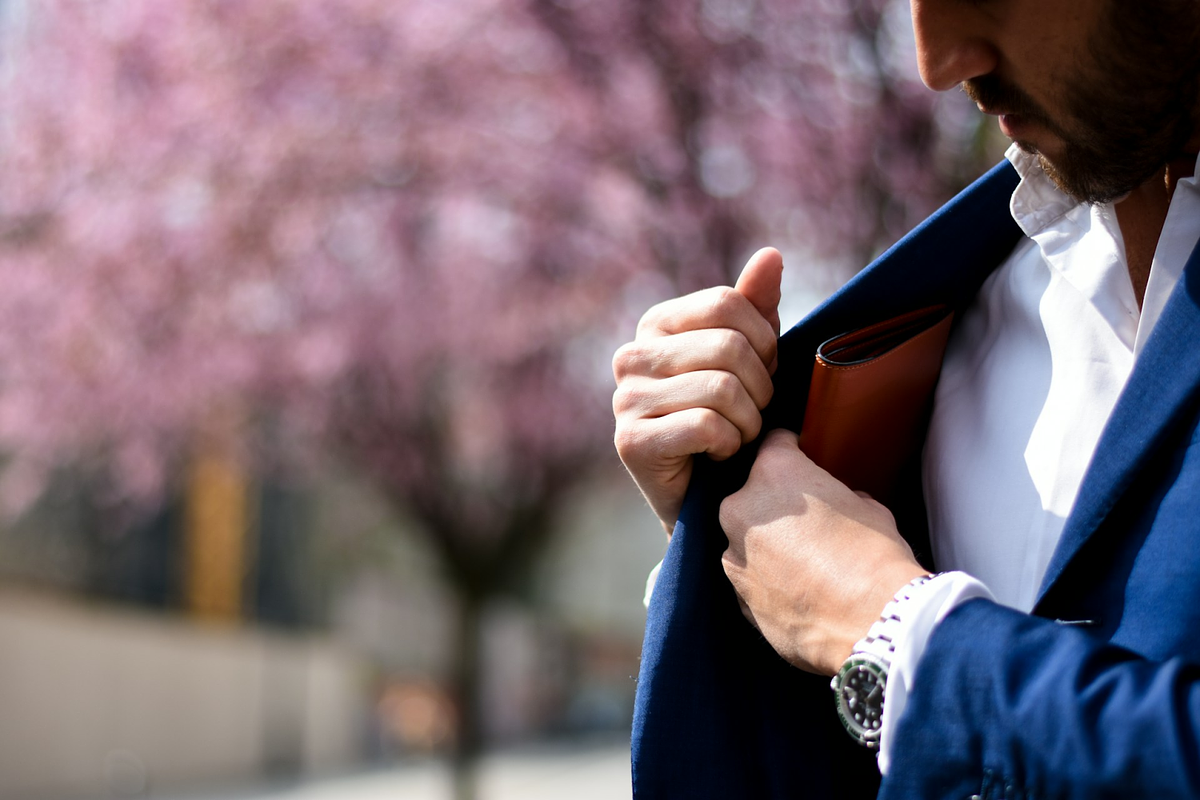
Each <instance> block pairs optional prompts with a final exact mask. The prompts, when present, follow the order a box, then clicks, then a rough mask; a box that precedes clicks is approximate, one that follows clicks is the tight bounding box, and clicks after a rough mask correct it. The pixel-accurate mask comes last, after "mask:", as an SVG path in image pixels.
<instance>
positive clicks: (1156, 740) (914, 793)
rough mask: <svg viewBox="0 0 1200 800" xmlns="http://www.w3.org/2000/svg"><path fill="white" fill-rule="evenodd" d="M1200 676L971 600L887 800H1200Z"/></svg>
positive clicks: (906, 739)
mask: <svg viewBox="0 0 1200 800" xmlns="http://www.w3.org/2000/svg"><path fill="white" fill-rule="evenodd" d="M1198 728H1200V668H1197V667H1196V666H1195V665H1193V664H1191V663H1188V662H1185V661H1183V660H1181V659H1172V660H1169V661H1164V662H1154V661H1149V660H1146V659H1142V658H1140V657H1138V656H1137V655H1136V654H1134V653H1132V652H1130V651H1128V650H1125V649H1122V648H1120V647H1117V646H1114V645H1111V644H1108V643H1107V642H1105V641H1103V640H1101V639H1100V638H1098V637H1095V636H1093V635H1091V634H1089V633H1086V632H1085V631H1084V630H1081V629H1078V628H1075V627H1073V626H1065V625H1061V624H1059V623H1056V622H1054V621H1051V620H1047V619H1042V618H1039V617H1034V616H1030V615H1027V614H1023V613H1020V612H1017V611H1014V610H1012V609H1009V608H1005V607H1002V606H999V605H997V604H995V603H993V602H991V601H988V600H971V601H969V602H967V603H965V604H963V605H961V606H959V607H958V608H956V609H955V610H954V611H953V612H951V613H950V614H949V615H948V616H947V617H946V618H945V619H944V620H943V621H942V622H941V623H940V624H939V625H938V626H937V628H936V629H935V630H934V632H933V634H932V636H931V637H930V640H929V644H928V647H927V649H926V651H925V654H924V656H923V657H922V658H921V662H920V664H919V666H918V670H917V675H916V680H915V683H914V685H913V687H912V688H911V689H910V693H909V696H908V704H907V706H906V708H905V710H904V712H903V713H902V714H901V717H900V719H899V722H898V725H897V729H896V739H895V741H894V742H893V751H892V768H891V770H890V771H889V773H888V776H887V779H886V780H885V781H884V784H883V787H882V790H881V793H880V798H883V800H894V799H895V798H955V799H956V800H967V798H974V797H978V798H980V800H994V799H999V798H1003V799H1004V800H1015V799H1016V798H1021V799H1022V800H1025V799H1026V798H1028V799H1029V800H1032V799H1033V798H1036V799H1037V800H1049V798H1069V799H1070V800H1075V798H1089V800H1094V798H1155V800H1163V799H1164V798H1174V797H1197V796H1200V757H1198V745H1197V738H1198Z"/></svg>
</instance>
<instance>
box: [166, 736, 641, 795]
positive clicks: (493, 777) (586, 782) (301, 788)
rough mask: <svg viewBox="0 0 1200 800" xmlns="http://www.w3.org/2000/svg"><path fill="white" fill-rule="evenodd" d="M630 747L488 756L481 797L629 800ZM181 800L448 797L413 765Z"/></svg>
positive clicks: (425, 769)
mask: <svg viewBox="0 0 1200 800" xmlns="http://www.w3.org/2000/svg"><path fill="white" fill-rule="evenodd" d="M630 796H631V790H630V778H629V746H628V745H624V746H619V745H608V746H595V745H591V746H578V747H565V746H562V747H560V746H555V747H542V748H538V749H529V750H521V751H513V752H506V753H500V754H495V755H490V756H486V757H485V758H484V759H483V761H482V763H481V765H480V780H479V800H629V798H630ZM180 800H451V791H450V777H449V775H448V773H447V771H446V769H445V767H444V766H442V765H440V764H435V763H422V764H414V765H408V766H403V767H397V768H394V769H387V770H376V771H372V772H365V773H361V774H357V775H349V776H345V777H340V778H327V779H318V780H313V781H308V782H301V783H298V784H292V785H290V786H286V787H274V788H264V789H262V790H260V791H257V792H244V793H236V794H235V793H229V794H222V795H204V796H201V795H191V796H188V797H186V798H180Z"/></svg>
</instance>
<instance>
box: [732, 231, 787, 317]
mask: <svg viewBox="0 0 1200 800" xmlns="http://www.w3.org/2000/svg"><path fill="white" fill-rule="evenodd" d="M782 280H783V256H782V255H781V254H780V253H779V251H778V250H776V249H775V248H773V247H764V248H763V249H761V250H759V251H758V252H757V253H755V254H754V255H752V256H750V260H749V261H747V262H746V266H745V267H744V268H743V269H742V274H741V275H740V276H738V279H737V283H736V284H735V285H734V288H735V289H737V291H738V292H739V293H740V294H741V295H742V296H743V297H745V298H746V299H747V300H749V301H750V304H751V305H752V306H754V308H755V309H756V310H757V311H758V313H759V314H760V315H762V317H763V319H765V320H767V322H769V323H771V327H772V328H773V329H774V331H775V335H776V336H778V335H779V300H780V284H781V282H782Z"/></svg>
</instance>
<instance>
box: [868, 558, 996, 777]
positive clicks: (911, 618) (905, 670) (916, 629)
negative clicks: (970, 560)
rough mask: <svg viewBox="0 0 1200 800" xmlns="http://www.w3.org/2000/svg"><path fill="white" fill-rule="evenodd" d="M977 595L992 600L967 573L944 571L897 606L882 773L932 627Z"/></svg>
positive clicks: (885, 706)
mask: <svg viewBox="0 0 1200 800" xmlns="http://www.w3.org/2000/svg"><path fill="white" fill-rule="evenodd" d="M976 597H982V598H985V599H988V600H991V599H993V598H992V593H991V592H990V591H988V588H987V587H986V586H984V585H983V583H981V582H980V581H979V580H977V579H975V578H973V577H971V576H970V575H968V574H967V573H965V572H944V573H942V574H940V575H938V576H936V577H935V578H933V580H930V581H927V582H926V583H923V584H921V585H920V586H917V587H915V588H914V589H913V590H911V592H910V594H909V599H908V600H905V601H904V604H903V606H902V607H901V608H898V609H896V611H897V616H898V617H899V618H900V626H899V629H898V630H897V631H896V634H895V638H894V640H893V644H894V646H895V650H894V652H893V653H892V664H891V667H889V668H888V677H887V699H886V700H885V701H884V704H883V718H882V719H881V720H880V731H879V771H880V772H881V773H883V774H884V775H886V774H887V771H888V766H889V764H890V761H891V743H892V739H893V733H892V732H893V731H894V730H895V727H896V721H897V720H898V719H900V714H901V713H902V712H903V711H904V706H905V704H906V703H907V701H908V692H909V688H910V687H911V686H912V685H913V680H914V678H915V677H916V673H917V664H918V663H919V662H920V660H921V655H922V654H923V653H924V652H925V646H926V645H927V644H928V643H929V637H930V635H931V634H932V633H933V629H934V628H935V627H936V626H937V624H938V623H939V622H941V621H942V619H944V618H945V616H946V615H947V614H949V613H950V612H951V611H953V610H954V608H956V607H957V606H958V605H960V604H961V603H965V602H966V601H967V600H972V599H974V598H976Z"/></svg>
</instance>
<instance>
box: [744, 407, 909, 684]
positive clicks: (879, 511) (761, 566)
mask: <svg viewBox="0 0 1200 800" xmlns="http://www.w3.org/2000/svg"><path fill="white" fill-rule="evenodd" d="M721 527H723V528H724V529H725V534H726V536H728V538H729V548H728V549H727V550H726V551H725V554H724V556H723V557H722V561H723V562H724V567H725V574H726V575H728V576H729V580H730V582H731V583H732V584H733V588H734V590H735V591H736V592H737V595H738V598H739V600H740V602H741V605H742V613H743V614H745V616H746V618H747V619H748V620H750V622H751V623H752V624H753V625H754V626H755V627H756V628H758V629H759V631H761V632H762V634H763V636H765V637H766V639H767V641H768V642H770V644H771V646H772V647H774V648H775V650H776V651H778V652H779V654H780V655H782V656H783V657H784V658H785V659H787V660H788V661H789V662H791V663H792V664H794V665H796V666H797V667H800V668H801V669H804V670H807V671H809V672H816V673H820V674H823V675H832V674H833V673H834V672H836V671H837V670H838V668H839V667H840V666H841V664H842V662H843V661H844V660H845V659H846V658H847V657H848V656H849V655H850V653H851V651H852V650H853V648H854V643H855V642H857V641H858V640H859V639H861V638H862V637H863V636H865V635H866V633H867V631H868V629H869V628H870V627H871V624H872V623H873V622H875V620H876V619H878V618H879V613H880V612H881V611H882V610H883V607H884V606H885V605H886V604H887V602H888V601H889V600H891V598H892V595H894V594H895V593H896V591H898V590H899V589H900V588H901V587H902V586H904V585H905V584H906V583H908V582H909V581H910V580H912V579H913V578H916V577H918V576H920V575H925V574H927V570H925V569H924V568H922V567H921V566H920V565H919V564H918V563H917V561H916V559H915V558H913V554H912V550H911V549H910V548H909V546H908V544H907V543H906V542H905V541H904V540H903V539H902V538H900V534H899V533H898V532H897V530H896V523H895V520H894V519H893V518H892V515H891V512H889V511H888V510H887V508H885V507H884V506H883V505H882V504H881V503H878V502H876V501H875V500H872V499H871V498H870V497H867V496H866V495H863V494H857V493H855V492H853V491H851V490H850V489H849V488H847V487H846V486H845V484H842V483H839V482H838V481H837V480H835V479H834V478H833V476H831V475H830V474H829V473H828V472H826V471H825V470H823V469H821V468H820V467H818V466H817V465H816V464H814V463H813V462H812V460H811V459H809V458H808V456H806V455H804V453H803V452H801V450H800V446H799V437H798V436H797V435H796V434H794V433H792V432H790V431H785V430H774V431H771V433H770V434H769V435H768V436H767V437H766V440H765V441H764V442H763V444H762V448H761V449H760V450H759V453H758V457H757V459H756V460H755V462H754V467H753V468H752V469H751V471H750V478H749V480H748V481H747V482H746V485H745V486H744V487H742V489H741V490H740V491H738V492H736V493H734V494H732V495H730V496H729V497H727V498H725V500H724V502H722V503H721Z"/></svg>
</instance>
